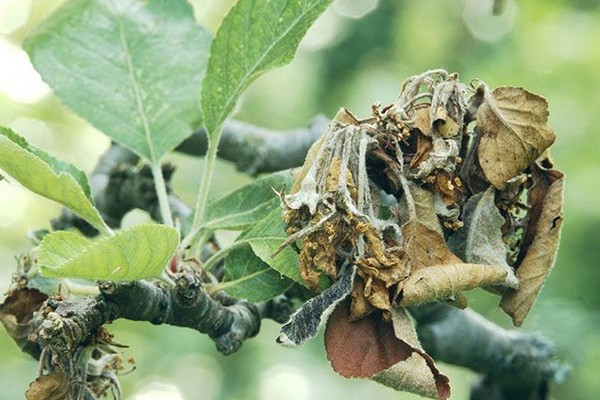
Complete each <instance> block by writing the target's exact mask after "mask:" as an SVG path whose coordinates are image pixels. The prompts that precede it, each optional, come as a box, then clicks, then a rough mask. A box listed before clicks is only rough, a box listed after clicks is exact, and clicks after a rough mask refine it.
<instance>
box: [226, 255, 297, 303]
mask: <svg viewBox="0 0 600 400" xmlns="http://www.w3.org/2000/svg"><path fill="white" fill-rule="evenodd" d="M292 283H293V282H292V281H291V280H289V279H287V278H285V277H283V276H281V274H280V273H279V272H277V271H275V270H274V269H272V268H271V267H270V266H269V265H268V264H266V263H265V262H264V261H262V260H261V259H260V258H258V257H257V256H256V255H255V254H254V253H253V252H252V249H251V248H250V246H249V245H247V244H246V245H242V246H240V247H237V248H235V249H234V250H232V251H231V252H230V253H229V255H228V256H227V258H226V259H225V275H224V277H223V283H221V284H220V286H221V287H222V288H223V289H225V291H226V292H227V293H229V294H230V295H232V296H234V297H237V298H240V299H242V298H243V299H247V300H248V301H252V302H254V303H259V302H262V301H267V300H270V299H272V298H273V297H275V296H277V295H280V294H281V293H283V292H285V291H286V290H287V289H288V288H289V287H290V286H291V285H292Z"/></svg>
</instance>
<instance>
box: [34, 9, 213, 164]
mask: <svg viewBox="0 0 600 400" xmlns="http://www.w3.org/2000/svg"><path fill="white" fill-rule="evenodd" d="M209 44H210V36H209V34H208V33H207V32H206V31H205V30H203V29H202V28H201V27H200V26H198V25H197V24H196V22H195V20H194V14H193V10H192V8H191V6H190V5H189V4H188V3H187V2H186V1H184V0H170V1H166V0H148V1H140V0H119V1H112V0H73V1H69V2H67V3H66V4H65V5H64V6H62V7H61V8H59V9H58V10H57V11H56V12H55V13H54V14H53V15H52V16H51V17H50V18H49V19H48V20H46V21H45V22H44V23H42V24H41V25H40V26H39V27H38V28H37V29H35V30H34V31H33V32H32V33H31V34H30V35H29V37H28V38H27V40H26V41H25V43H24V47H25V50H26V51H27V53H28V54H29V57H30V58H31V61H32V63H33V65H34V66H35V68H36V69H37V71H38V72H39V73H40V74H41V75H42V78H43V79H44V80H45V81H46V82H47V83H48V84H49V85H50V87H52V89H54V92H55V93H56V95H57V96H58V97H59V98H60V99H61V100H62V101H63V102H64V103H65V104H66V105H67V106H68V107H70V108H71V109H72V110H73V111H75V112H76V113H78V114H79V115H81V116H82V117H84V118H85V119H87V120H88V121H89V122H91V123H92V124H93V125H94V126H95V127H97V128H98V129H100V130H101V131H102V132H104V133H105V134H107V135H108V136H110V137H111V138H112V139H114V140H115V141H116V142H118V143H120V144H122V145H124V146H125V147H127V148H129V149H131V150H132V151H134V152H136V153H138V154H139V155H141V156H143V157H145V158H146V159H148V160H150V161H152V162H156V161H158V160H159V159H160V158H161V156H162V155H164V154H165V153H167V152H169V151H170V150H172V149H173V148H175V147H176V146H177V145H178V144H179V143H181V142H182V141H183V140H184V139H185V138H186V137H187V136H189V135H190V134H191V133H192V131H193V130H194V129H195V128H197V127H198V126H199V125H200V110H199V106H198V95H199V93H200V88H201V82H202V78H203V75H204V72H205V68H206V60H207V54H208V47H209Z"/></svg>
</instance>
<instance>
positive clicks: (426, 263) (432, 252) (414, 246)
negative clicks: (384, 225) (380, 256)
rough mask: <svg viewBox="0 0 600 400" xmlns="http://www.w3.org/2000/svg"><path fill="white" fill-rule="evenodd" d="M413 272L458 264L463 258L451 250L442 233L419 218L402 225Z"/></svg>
mask: <svg viewBox="0 0 600 400" xmlns="http://www.w3.org/2000/svg"><path fill="white" fill-rule="evenodd" d="M401 229H402V236H403V237H404V240H405V241H406V253H407V254H408V257H409V260H410V265H411V274H413V273H414V272H416V271H418V270H420V269H423V268H425V267H431V266H433V265H445V264H457V263H461V262H462V260H461V259H460V258H458V257H457V256H456V255H454V253H452V252H451V251H450V249H449V248H448V246H446V242H445V241H444V238H443V237H442V235H440V234H439V233H438V232H436V231H434V230H432V229H430V228H428V227H427V226H426V225H425V224H422V223H421V222H419V221H417V220H410V221H408V222H407V223H406V224H404V225H402V228H401Z"/></svg>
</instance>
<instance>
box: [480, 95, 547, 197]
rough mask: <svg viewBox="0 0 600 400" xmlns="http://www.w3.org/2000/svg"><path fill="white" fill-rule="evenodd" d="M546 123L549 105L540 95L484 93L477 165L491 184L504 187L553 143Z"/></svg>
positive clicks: (499, 187)
mask: <svg viewBox="0 0 600 400" xmlns="http://www.w3.org/2000/svg"><path fill="white" fill-rule="evenodd" d="M547 121H548V103H547V101H546V99H545V98H543V97H541V96H538V95H536V94H533V93H531V92H528V91H527V90H525V89H523V88H518V87H512V86H503V87H499V88H497V89H494V91H493V92H491V93H490V92H487V93H486V95H485V101H484V102H483V104H481V106H480V107H479V110H478V111H477V129H478V130H479V131H480V132H481V140H480V142H479V164H480V165H481V168H482V169H483V172H484V173H485V176H486V178H487V179H488V180H489V181H490V182H491V183H492V185H494V186H495V187H496V188H498V189H502V188H504V186H505V185H506V181H508V180H509V179H511V178H512V177H514V176H516V175H518V174H520V173H521V172H523V171H524V170H525V168H527V167H528V166H529V165H531V164H532V163H533V162H534V161H535V160H537V159H538V157H539V156H540V155H541V154H542V153H543V152H544V151H545V150H546V149H547V148H548V147H549V146H550V145H551V144H552V143H553V142H554V139H555V136H554V132H553V131H552V129H550V127H549V126H548V125H547Z"/></svg>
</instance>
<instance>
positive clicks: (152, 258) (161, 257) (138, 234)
mask: <svg viewBox="0 0 600 400" xmlns="http://www.w3.org/2000/svg"><path fill="white" fill-rule="evenodd" d="M178 244H179V234H178V233H177V231H176V230H175V229H173V228H171V227H168V226H166V225H149V224H147V225H138V226H134V227H133V228H130V229H127V230H123V231H121V232H119V233H117V235H116V236H111V237H106V238H103V239H100V240H97V241H90V240H88V239H86V238H84V237H82V236H81V235H79V234H77V233H74V232H70V231H58V232H54V233H52V234H50V235H47V236H46V237H44V240H43V241H42V244H41V246H40V252H39V255H38V263H39V265H40V268H41V272H42V275H43V276H45V277H49V278H81V279H93V280H97V279H100V280H111V281H132V280H137V279H144V278H156V277H158V276H160V274H161V273H162V271H163V269H164V267H165V265H166V264H167V262H168V261H169V259H170V258H171V256H172V255H173V252H174V251H175V248H176V247H177V245H178Z"/></svg>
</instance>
